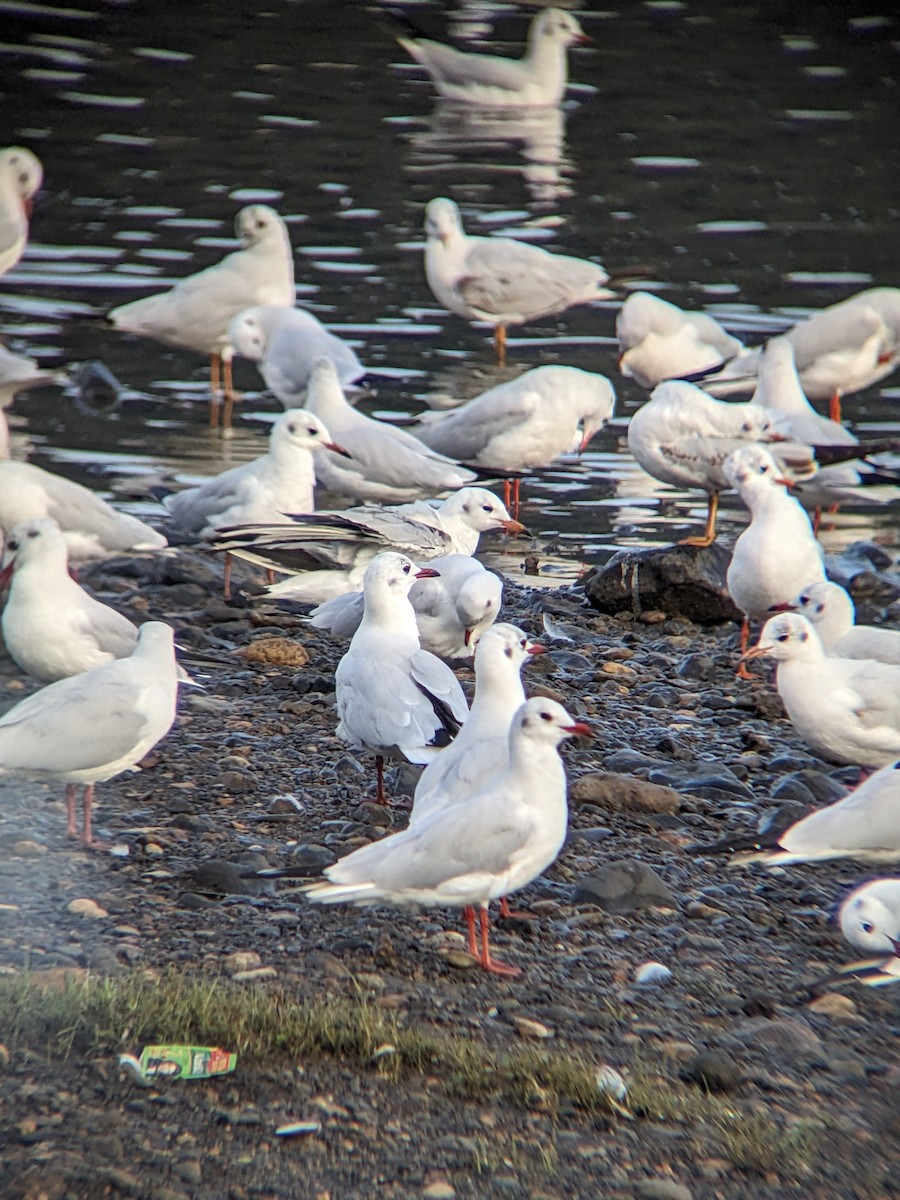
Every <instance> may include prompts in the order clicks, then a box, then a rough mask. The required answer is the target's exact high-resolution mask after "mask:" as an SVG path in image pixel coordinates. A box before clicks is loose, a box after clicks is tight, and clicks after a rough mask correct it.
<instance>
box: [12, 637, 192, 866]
mask: <svg viewBox="0 0 900 1200" xmlns="http://www.w3.org/2000/svg"><path fill="white" fill-rule="evenodd" d="M177 696H178V677H177V669H176V664H175V649H174V645H173V634H172V630H171V629H170V628H169V626H168V625H164V624H162V622H160V621H148V622H147V623H146V624H145V625H142V626H141V628H140V632H139V635H138V641H137V645H136V646H135V649H134V651H133V652H132V654H131V655H130V656H129V657H128V658H117V659H115V661H113V662H109V663H105V664H104V665H103V666H101V667H95V668H94V669H93V670H91V671H85V672H84V673H83V674H80V675H73V676H71V677H70V678H69V679H60V680H59V681H58V682H57V683H51V684H49V685H48V686H47V687H45V688H42V689H41V690H40V691H39V692H35V694H34V695H33V696H29V697H28V698H27V699H25V700H22V701H21V702H20V703H19V704H17V705H15V707H13V708H11V709H10V710H9V711H8V712H6V713H4V715H3V716H2V717H0V774H4V775H25V776H28V777H30V778H34V779H61V780H64V781H65V782H66V784H67V787H66V807H67V811H68V834H69V837H77V836H78V830H77V828H76V822H75V800H76V785H77V784H80V783H81V784H84V785H85V786H84V799H83V812H84V824H83V830H82V838H81V840H82V842H83V843H84V845H85V846H90V845H92V844H93V837H92V830H91V803H92V800H93V795H94V786H95V785H96V784H98V783H103V782H105V781H106V780H107V779H112V778H113V776H114V775H120V774H121V773H122V772H123V771H127V770H131V769H134V768H136V767H137V764H138V763H139V762H140V760H141V759H142V758H143V757H144V755H146V754H147V752H148V751H149V750H150V749H152V747H153V746H155V745H156V743H157V742H158V741H159V740H160V738H162V737H164V736H165V735H166V734H167V733H168V731H169V729H171V727H172V723H173V722H174V720H175V704H176V700H177Z"/></svg>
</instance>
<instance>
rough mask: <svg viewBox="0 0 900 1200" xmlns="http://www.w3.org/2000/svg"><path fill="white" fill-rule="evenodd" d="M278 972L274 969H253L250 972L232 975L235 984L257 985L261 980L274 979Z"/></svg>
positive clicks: (239, 972) (238, 972) (237, 972)
mask: <svg viewBox="0 0 900 1200" xmlns="http://www.w3.org/2000/svg"><path fill="white" fill-rule="evenodd" d="M277 977H278V971H277V970H276V969H275V967H255V968H254V969H253V970H252V971H236V972H235V973H234V975H232V977H231V978H232V979H233V980H234V982H235V983H258V982H259V981H260V980H263V979H276V978H277Z"/></svg>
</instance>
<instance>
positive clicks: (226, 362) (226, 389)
mask: <svg viewBox="0 0 900 1200" xmlns="http://www.w3.org/2000/svg"><path fill="white" fill-rule="evenodd" d="M222 376H223V389H222V390H223V393H224V396H225V408H224V410H223V412H222V428H223V429H230V428H231V417H232V414H233V413H234V402H235V400H237V399H238V394H237V392H236V391H235V390H234V380H233V379H232V377H231V359H230V358H223V359H222Z"/></svg>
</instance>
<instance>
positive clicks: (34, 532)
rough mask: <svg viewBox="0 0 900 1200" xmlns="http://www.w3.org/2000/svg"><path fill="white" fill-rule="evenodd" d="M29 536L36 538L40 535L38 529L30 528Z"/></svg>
mask: <svg viewBox="0 0 900 1200" xmlns="http://www.w3.org/2000/svg"><path fill="white" fill-rule="evenodd" d="M27 536H28V537H30V538H36V537H37V536H38V531H37V530H36V529H29V530H28V535H27Z"/></svg>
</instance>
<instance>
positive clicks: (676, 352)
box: [616, 292, 744, 389]
mask: <svg viewBox="0 0 900 1200" xmlns="http://www.w3.org/2000/svg"><path fill="white" fill-rule="evenodd" d="M616 337H617V338H618V339H619V370H620V371H621V372H622V374H623V375H625V376H626V377H627V378H629V379H634V380H635V381H636V382H637V383H639V384H640V385H641V387H644V388H647V389H650V388H654V387H656V385H657V384H659V383H663V382H664V381H665V380H667V379H679V378H681V377H682V376H684V375H693V374H695V373H702V372H704V371H706V370H709V369H710V368H715V367H718V366H721V364H722V363H724V362H726V361H727V360H728V359H730V358H733V357H734V356H735V355H736V354H738V353H739V352H740V351H741V350H743V348H744V346H743V343H742V342H741V341H740V339H739V338H736V337H733V336H732V335H731V334H730V333H728V331H727V330H726V329H723V328H722V326H721V325H720V324H719V322H718V321H717V320H716V319H715V318H714V317H711V316H709V315H708V314H707V313H704V312H685V311H684V310H683V309H681V308H679V307H678V306H677V305H676V304H671V303H670V302H669V301H668V300H662V299H660V297H659V296H654V295H653V293H652V292H633V293H632V294H631V295H630V296H629V297H628V298H627V299H626V300H625V303H624V304H623V305H622V307H621V308H620V309H619V313H618V316H617V317H616Z"/></svg>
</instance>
